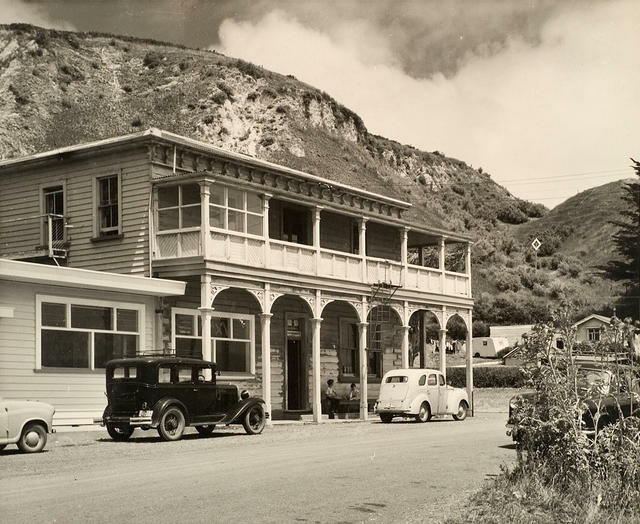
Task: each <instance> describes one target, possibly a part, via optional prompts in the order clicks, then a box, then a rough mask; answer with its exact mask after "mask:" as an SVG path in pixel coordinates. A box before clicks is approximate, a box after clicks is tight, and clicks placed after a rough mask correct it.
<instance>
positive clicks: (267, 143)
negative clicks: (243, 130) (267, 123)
mask: <svg viewBox="0 0 640 524" xmlns="http://www.w3.org/2000/svg"><path fill="white" fill-rule="evenodd" d="M275 141H276V139H275V138H273V137H272V136H265V137H263V138H262V140H260V145H261V146H262V147H269V146H270V145H272V144H273V143H274V142H275Z"/></svg>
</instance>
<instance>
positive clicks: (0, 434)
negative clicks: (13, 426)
mask: <svg viewBox="0 0 640 524" xmlns="http://www.w3.org/2000/svg"><path fill="white" fill-rule="evenodd" d="M8 438H9V410H8V409H7V408H6V406H5V403H4V401H3V400H2V398H0V444H1V443H2V442H4V441H5V440H6V439H8Z"/></svg>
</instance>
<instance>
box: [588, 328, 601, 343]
mask: <svg viewBox="0 0 640 524" xmlns="http://www.w3.org/2000/svg"><path fill="white" fill-rule="evenodd" d="M587 338H588V340H589V342H599V341H600V328H588V329H587Z"/></svg>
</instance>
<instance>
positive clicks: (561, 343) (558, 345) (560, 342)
mask: <svg viewBox="0 0 640 524" xmlns="http://www.w3.org/2000/svg"><path fill="white" fill-rule="evenodd" d="M556 349H564V340H562V339H561V338H558V339H556Z"/></svg>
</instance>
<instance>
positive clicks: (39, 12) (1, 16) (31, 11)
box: [0, 0, 75, 31]
mask: <svg viewBox="0 0 640 524" xmlns="http://www.w3.org/2000/svg"><path fill="white" fill-rule="evenodd" d="M13 23H25V24H32V25H37V26H40V27H47V28H50V29H63V30H66V31H74V30H75V29H74V27H73V26H72V25H71V24H69V23H68V22H65V21H63V20H55V19H53V18H52V17H51V16H50V14H49V13H48V12H47V9H45V7H44V6H39V5H37V4H34V3H28V2H23V1H21V0H0V24H13Z"/></svg>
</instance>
